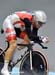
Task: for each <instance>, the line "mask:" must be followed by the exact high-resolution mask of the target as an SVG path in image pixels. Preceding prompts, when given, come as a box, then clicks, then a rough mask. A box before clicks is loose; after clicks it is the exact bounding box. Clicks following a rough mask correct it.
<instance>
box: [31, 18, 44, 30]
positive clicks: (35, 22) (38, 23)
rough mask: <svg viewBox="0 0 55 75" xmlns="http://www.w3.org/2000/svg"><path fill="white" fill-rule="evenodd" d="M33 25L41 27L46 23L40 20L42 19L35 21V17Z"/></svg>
mask: <svg viewBox="0 0 55 75" xmlns="http://www.w3.org/2000/svg"><path fill="white" fill-rule="evenodd" d="M32 22H33V25H34V26H35V27H36V28H38V29H39V28H40V27H42V26H43V24H45V23H43V22H40V21H35V17H34V18H33V21H32Z"/></svg>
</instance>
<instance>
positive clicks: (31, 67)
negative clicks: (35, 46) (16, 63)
mask: <svg viewBox="0 0 55 75" xmlns="http://www.w3.org/2000/svg"><path fill="white" fill-rule="evenodd" d="M30 69H31V70H33V66H32V50H30Z"/></svg>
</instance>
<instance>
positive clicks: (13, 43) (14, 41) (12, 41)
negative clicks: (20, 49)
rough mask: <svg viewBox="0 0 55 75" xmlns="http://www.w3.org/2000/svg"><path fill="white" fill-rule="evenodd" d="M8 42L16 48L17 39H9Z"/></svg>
mask: <svg viewBox="0 0 55 75" xmlns="http://www.w3.org/2000/svg"><path fill="white" fill-rule="evenodd" d="M9 44H10V47H11V46H12V47H13V48H16V46H17V40H11V41H10V42H9Z"/></svg>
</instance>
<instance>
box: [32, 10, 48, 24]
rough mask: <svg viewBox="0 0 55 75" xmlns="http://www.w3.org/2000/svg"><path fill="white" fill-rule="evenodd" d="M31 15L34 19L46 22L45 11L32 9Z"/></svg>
mask: <svg viewBox="0 0 55 75" xmlns="http://www.w3.org/2000/svg"><path fill="white" fill-rule="evenodd" d="M33 15H34V16H35V20H36V21H40V22H42V23H46V18H47V16H46V13H45V12H44V11H41V10H39V11H34V13H33Z"/></svg>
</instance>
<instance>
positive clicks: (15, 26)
mask: <svg viewBox="0 0 55 75" xmlns="http://www.w3.org/2000/svg"><path fill="white" fill-rule="evenodd" d="M46 18H47V17H46V13H45V12H44V11H41V10H38V11H33V13H30V12H27V11H18V12H15V13H13V14H11V15H9V16H7V18H6V19H5V20H4V23H3V29H4V33H5V36H6V39H7V41H8V42H9V44H10V46H9V48H8V50H7V51H6V53H5V57H4V66H3V68H2V70H1V73H2V74H3V75H10V74H9V71H8V64H9V61H10V60H11V58H12V55H13V53H14V50H15V48H16V46H17V37H19V38H22V39H23V41H22V43H23V44H27V43H31V42H30V40H32V41H35V42H39V41H40V42H44V43H46V42H48V38H47V37H44V38H43V37H40V36H38V34H37V33H38V29H39V28H40V27H42V26H43V25H44V24H45V23H46Z"/></svg>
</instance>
